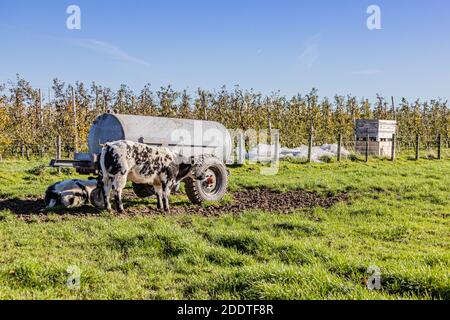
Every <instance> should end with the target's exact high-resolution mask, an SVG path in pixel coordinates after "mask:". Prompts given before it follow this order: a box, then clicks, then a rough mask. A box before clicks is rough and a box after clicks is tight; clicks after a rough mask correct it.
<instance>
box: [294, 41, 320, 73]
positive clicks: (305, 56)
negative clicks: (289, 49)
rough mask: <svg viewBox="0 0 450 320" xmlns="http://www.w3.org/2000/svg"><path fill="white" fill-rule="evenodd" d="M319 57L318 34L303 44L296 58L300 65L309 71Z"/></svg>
mask: <svg viewBox="0 0 450 320" xmlns="http://www.w3.org/2000/svg"><path fill="white" fill-rule="evenodd" d="M319 57H320V46H319V35H316V36H314V37H312V38H311V39H310V40H309V41H308V42H307V43H306V44H305V45H304V48H303V50H302V52H301V53H300V55H299V57H298V59H299V64H300V66H301V67H303V68H305V69H306V70H307V71H311V69H312V67H313V65H314V64H315V63H316V62H317V60H318V59H319Z"/></svg>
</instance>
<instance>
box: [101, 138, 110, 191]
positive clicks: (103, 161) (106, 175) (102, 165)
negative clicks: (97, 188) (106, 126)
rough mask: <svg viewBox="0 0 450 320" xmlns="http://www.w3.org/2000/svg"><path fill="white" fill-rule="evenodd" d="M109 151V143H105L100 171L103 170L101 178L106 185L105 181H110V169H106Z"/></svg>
mask: <svg viewBox="0 0 450 320" xmlns="http://www.w3.org/2000/svg"><path fill="white" fill-rule="evenodd" d="M107 151H108V144H104V145H103V146H102V152H101V153H100V171H101V178H102V183H103V185H105V183H107V182H108V176H109V174H108V170H107V169H106V164H105V159H106V152H107Z"/></svg>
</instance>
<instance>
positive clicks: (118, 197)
mask: <svg viewBox="0 0 450 320" xmlns="http://www.w3.org/2000/svg"><path fill="white" fill-rule="evenodd" d="M126 184H127V176H125V175H120V176H117V177H116V178H115V179H114V183H113V186H112V188H113V192H114V200H115V202H116V210H117V211H118V212H119V213H124V212H125V210H124V208H123V203H122V191H123V189H124V188H125V185H126Z"/></svg>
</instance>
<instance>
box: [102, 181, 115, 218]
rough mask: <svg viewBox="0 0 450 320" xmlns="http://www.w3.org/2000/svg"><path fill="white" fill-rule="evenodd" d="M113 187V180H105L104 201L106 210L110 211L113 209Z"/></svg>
mask: <svg viewBox="0 0 450 320" xmlns="http://www.w3.org/2000/svg"><path fill="white" fill-rule="evenodd" d="M112 185H113V181H112V178H104V179H103V200H104V201H105V208H106V210H108V211H112V208H111V188H112Z"/></svg>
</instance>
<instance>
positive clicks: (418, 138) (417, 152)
mask: <svg viewBox="0 0 450 320" xmlns="http://www.w3.org/2000/svg"><path fill="white" fill-rule="evenodd" d="M419 143H420V136H419V135H418V134H416V146H415V147H416V160H419V157H420V156H419Z"/></svg>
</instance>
